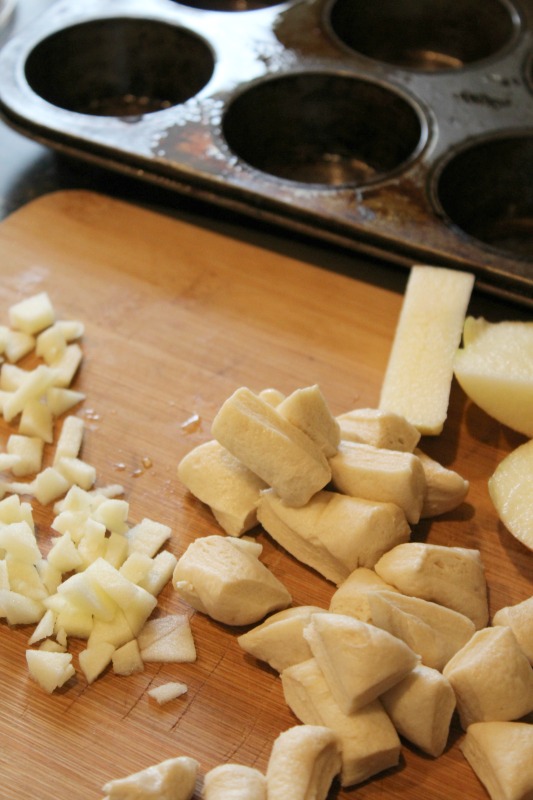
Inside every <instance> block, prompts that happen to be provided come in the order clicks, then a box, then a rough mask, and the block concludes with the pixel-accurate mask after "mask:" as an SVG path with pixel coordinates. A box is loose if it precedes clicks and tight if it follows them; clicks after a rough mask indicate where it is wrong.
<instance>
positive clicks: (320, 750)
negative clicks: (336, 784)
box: [266, 725, 342, 800]
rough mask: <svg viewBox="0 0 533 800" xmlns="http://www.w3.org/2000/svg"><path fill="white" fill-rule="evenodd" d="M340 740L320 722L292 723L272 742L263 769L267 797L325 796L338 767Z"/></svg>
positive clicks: (314, 799)
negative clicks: (310, 723)
mask: <svg viewBox="0 0 533 800" xmlns="http://www.w3.org/2000/svg"><path fill="white" fill-rule="evenodd" d="M341 766H342V758H341V750H340V742H339V740H338V738H337V736H336V734H335V733H334V732H333V731H332V730H331V729H330V728H327V727H325V726H323V725H295V726H294V727H293V728H289V729H288V730H286V731H283V732H282V733H280V734H279V736H278V737H277V739H276V740H275V741H274V744H273V745H272V750H271V752H270V758H269V761H268V767H267V772H266V779H267V795H268V799H269V800H287V798H289V797H290V798H291V800H326V797H327V794H328V791H329V789H330V787H331V784H332V783H333V779H334V778H335V776H336V775H338V774H339V772H340V771H341Z"/></svg>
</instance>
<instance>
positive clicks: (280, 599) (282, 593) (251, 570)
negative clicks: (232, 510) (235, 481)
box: [172, 535, 291, 625]
mask: <svg viewBox="0 0 533 800" xmlns="http://www.w3.org/2000/svg"><path fill="white" fill-rule="evenodd" d="M246 544H247V543H245V542H243V541H242V540H241V539H236V538H235V537H233V536H217V535H213V536H204V537H202V538H200V539H196V540H195V541H194V542H192V543H191V544H190V545H189V546H188V548H187V550H186V551H185V552H184V553H183V555H182V556H181V557H180V558H179V559H178V562H177V564H176V567H175V569H174V573H173V576H172V583H173V585H174V588H175V589H176V591H177V592H178V594H179V595H180V596H181V597H182V598H183V599H184V600H185V601H186V602H188V603H189V605H191V606H192V607H193V608H196V609H197V610H198V611H201V612H202V613H204V614H208V615H209V616H210V617H211V618H212V619H215V620H217V621H218V622H222V623H224V624H226V625H250V624H251V623H254V622H258V621H259V620H260V619H262V618H263V617H265V616H266V615H267V614H269V613H270V612H272V611H279V610H281V609H282V608H286V607H287V606H289V605H290V603H291V596H290V594H289V592H288V591H287V589H286V588H285V586H283V584H282V583H281V581H279V580H278V579H277V578H276V577H275V576H274V575H273V574H272V572H270V570H269V569H268V568H267V567H265V565H264V564H262V563H261V561H259V558H258V554H257V549H256V547H255V546H250V547H247V546H246ZM251 545H255V543H251ZM260 550H261V547H260V546H259V552H260Z"/></svg>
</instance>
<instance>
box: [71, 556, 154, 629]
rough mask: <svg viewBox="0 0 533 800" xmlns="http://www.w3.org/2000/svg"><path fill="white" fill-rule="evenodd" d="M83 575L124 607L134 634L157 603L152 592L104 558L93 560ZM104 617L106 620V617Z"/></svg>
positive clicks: (123, 609)
mask: <svg viewBox="0 0 533 800" xmlns="http://www.w3.org/2000/svg"><path fill="white" fill-rule="evenodd" d="M83 576H84V578H85V579H86V581H87V582H88V583H90V584H91V585H92V586H93V587H94V588H95V589H97V590H99V591H100V593H101V594H104V595H105V596H106V597H107V598H109V599H110V600H111V602H112V603H113V604H116V606H118V607H119V608H120V609H122V611H123V612H124V614H125V616H126V619H127V620H128V622H129V624H130V625H131V627H132V631H133V633H134V635H136V634H137V633H138V632H139V630H140V627H139V626H140V625H141V626H142V625H144V623H145V621H146V620H147V619H148V617H149V616H150V614H151V613H152V611H153V610H154V608H155V607H156V605H157V599H156V598H155V597H154V596H153V595H152V594H150V592H147V591H146V590H145V589H142V588H141V587H140V586H137V584H135V583H132V582H131V581H129V580H128V579H127V578H125V577H124V576H123V575H121V574H120V572H119V571H118V570H117V569H115V567H113V566H112V565H111V564H109V562H108V561H106V560H105V559H104V558H97V559H96V561H93V563H92V564H90V565H89V566H88V567H87V569H86V570H85V572H84V573H83ZM69 580H71V579H69ZM102 619H103V620H104V621H106V620H105V618H104V617H102Z"/></svg>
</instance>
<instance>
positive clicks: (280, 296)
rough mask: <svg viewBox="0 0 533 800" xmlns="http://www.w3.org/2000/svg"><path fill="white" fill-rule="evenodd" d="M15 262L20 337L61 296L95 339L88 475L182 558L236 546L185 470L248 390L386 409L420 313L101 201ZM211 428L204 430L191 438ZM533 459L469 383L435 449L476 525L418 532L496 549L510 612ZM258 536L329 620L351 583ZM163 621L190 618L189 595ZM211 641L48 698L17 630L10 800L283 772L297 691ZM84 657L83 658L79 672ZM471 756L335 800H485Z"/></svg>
mask: <svg viewBox="0 0 533 800" xmlns="http://www.w3.org/2000/svg"><path fill="white" fill-rule="evenodd" d="M0 252H1V254H2V256H1V259H2V264H1V268H0V286H1V290H2V291H1V295H0V322H6V321H7V309H8V306H9V305H10V304H11V303H13V302H15V301H17V300H20V299H22V298H23V297H26V296H28V295H30V294H32V293H35V292H37V291H42V290H46V291H48V293H49V294H50V297H51V298H52V301H53V303H54V305H55V307H56V309H57V311H58V314H59V315H60V316H61V317H63V318H73V319H79V320H81V321H83V322H84V323H85V325H86V334H85V336H84V339H83V343H82V344H83V351H84V362H83V365H82V368H81V371H80V373H79V375H78V377H77V379H76V386H77V387H78V388H80V389H81V390H82V391H84V392H85V393H86V397H87V399H86V401H85V402H84V403H83V405H82V406H80V407H79V408H78V409H77V412H76V413H78V414H79V415H81V416H82V417H84V419H85V421H86V438H85V443H84V450H83V457H84V458H85V460H87V461H88V462H89V463H91V464H94V466H95V467H96V468H97V474H98V481H97V485H99V486H103V485H105V484H108V483H116V482H119V483H121V484H122V485H123V486H124V488H125V497H126V499H127V500H128V501H129V503H130V522H131V523H132V524H133V523H135V522H138V521H140V519H141V518H142V517H144V516H148V517H151V518H153V519H156V520H158V521H161V522H164V523H166V524H168V525H170V526H171V527H172V530H173V538H172V541H171V543H170V545H169V548H170V549H171V550H172V551H173V552H174V553H175V554H176V556H179V555H180V554H181V553H182V552H183V551H184V549H185V548H186V546H187V545H188V543H189V542H190V541H192V540H193V539H194V538H195V537H197V536H199V535H205V534H209V533H217V532H219V530H218V528H217V526H216V524H215V523H214V521H213V519H212V518H211V516H210V513H209V512H208V510H207V509H205V508H204V507H202V506H201V505H200V504H199V503H198V502H197V501H195V500H194V499H193V498H191V497H190V496H189V495H188V494H187V493H186V492H185V491H184V489H183V488H182V486H180V485H179V483H178V481H177V479H176V465H177V463H178V461H179V459H180V458H181V457H182V456H183V455H184V454H185V453H186V452H188V451H189V450H190V449H191V448H192V447H193V446H195V445H197V444H199V443H200V442H202V441H205V440H207V439H208V438H210V423H211V420H212V419H213V416H214V414H215V413H216V411H217V409H218V408H219V406H220V405H221V403H222V402H223V401H224V400H225V399H226V398H227V397H228V396H229V395H230V394H231V393H232V392H233V391H234V389H236V388H237V387H239V386H241V385H248V386H249V387H250V388H252V389H254V390H260V389H262V388H265V387H268V386H275V387H277V388H279V389H280V390H282V391H284V392H290V391H292V390H294V389H296V388H298V387H302V386H306V385H310V384H314V383H318V384H319V385H320V386H321V388H322V391H323V392H324V394H325V396H326V398H327V400H328V402H329V404H330V407H331V409H332V411H333V412H334V413H340V412H342V411H346V410H349V409H350V408H353V407H356V406H359V407H363V406H372V405H375V404H376V403H377V401H378V397H379V387H380V383H381V379H382V376H383V373H384V369H385V366H386V362H387V357H388V353H389V349H390V346H391V342H392V338H393V334H394V328H395V323H396V318H397V315H398V312H399V309H400V305H401V299H402V298H401V293H399V292H398V291H396V290H395V287H394V283H395V281H396V279H394V278H392V279H391V280H390V281H387V278H386V271H384V272H383V274H381V273H379V272H376V273H375V274H374V275H368V274H366V275H364V276H362V277H361V278H360V279H358V278H355V277H346V276H344V275H342V274H337V273H335V272H331V271H329V270H327V269H324V268H320V267H317V266H314V265H312V263H310V260H309V259H304V260H299V259H297V258H295V257H292V256H291V257H289V256H287V255H282V254H280V253H279V252H276V250H275V249H274V248H270V247H266V246H261V247H260V246H255V245H254V244H250V243H246V242H243V241H240V240H239V239H237V238H231V237H229V236H225V235H223V234H221V233H217V232H213V231H209V230H206V229H204V228H200V227H195V226H194V225H192V224H188V223H184V222H180V221H176V220H174V219H170V218H168V217H165V216H162V215H158V214H156V213H152V212H149V211H145V210H142V209H139V208H137V207H134V206H130V205H127V204H124V203H121V202H117V201H113V200H110V199H107V198H105V197H101V196H97V195H94V194H90V193H86V192H66V193H57V194H53V195H49V196H47V197H44V198H41V199H39V200H37V201H35V202H33V203H32V204H30V205H29V206H27V207H25V208H23V209H21V210H19V211H17V212H16V213H15V214H13V216H11V217H10V218H8V219H7V220H6V221H4V222H3V223H2V224H1V225H0ZM303 252H304V253H305V251H303ZM308 255H309V253H308ZM382 278H383V280H381V279H382ZM387 283H389V284H390V287H392V288H387ZM396 283H397V281H396ZM477 302H479V301H477ZM492 310H493V311H494V310H496V312H498V313H500V315H501V316H505V314H506V312H507V309H506V307H505V306H501V307H499V306H496V307H495V308H493V309H492ZM192 415H198V417H199V420H200V426H199V428H197V429H196V430H191V429H190V428H189V427H188V426H187V425H184V423H186V421H187V420H188V419H189V418H190V417H191V416H192ZM0 430H1V432H2V441H1V444H2V445H4V444H5V440H6V438H7V436H8V435H9V433H10V432H12V429H9V428H8V426H7V425H6V424H5V423H3V421H2V423H1V429H0ZM521 441H523V439H522V437H520V436H518V435H514V434H512V433H511V432H509V431H507V430H504V429H503V428H502V427H501V426H499V425H498V424H497V423H495V422H494V421H491V420H490V419H488V418H487V417H486V416H485V415H483V414H482V413H481V412H480V411H479V410H477V409H476V408H474V407H472V406H471V405H470V404H468V402H466V401H465V398H464V397H463V395H462V393H461V392H460V390H459V389H458V387H457V386H455V385H454V387H453V390H452V397H451V404H450V414H449V419H448V422H447V425H446V428H445V431H444V433H443V434H442V436H441V437H439V438H438V439H436V440H433V441H429V442H424V443H423V444H424V446H426V449H427V450H428V452H430V453H431V454H432V455H434V456H435V457H437V458H439V459H440V460H441V461H442V462H443V463H445V464H446V465H448V466H451V467H454V468H455V469H457V470H458V471H460V472H461V473H462V474H463V475H464V476H465V477H467V478H468V479H469V480H470V482H471V490H470V494H469V497H468V502H466V503H465V504H464V505H463V506H462V507H461V508H460V509H458V510H457V511H456V512H454V513H452V514H448V515H446V516H445V517H442V518H440V519H436V520H433V521H431V522H424V523H423V524H420V525H419V526H416V528H415V530H414V531H413V538H416V539H419V540H427V541H431V542H436V543H443V544H448V545H462V546H465V547H475V548H479V549H480V550H481V552H482V556H483V560H484V563H485V566H486V572H487V579H488V583H489V587H490V606H491V610H492V611H493V612H494V611H495V610H497V609H498V608H500V607H502V606H504V605H508V604H511V603H515V602H518V601H520V600H523V599H525V598H526V597H528V596H529V595H530V594H531V586H532V557H531V554H530V553H529V552H528V551H527V550H526V549H525V548H523V547H522V546H520V545H519V544H518V543H517V542H516V541H515V540H514V539H513V538H512V537H511V536H510V535H509V534H508V533H507V532H506V531H505V529H504V528H503V527H502V526H501V525H500V524H499V523H498V520H497V517H496V515H495V512H494V510H493V508H492V506H491V503H490V500H489V497H488V494H487V479H488V477H489V476H490V474H491V473H492V471H493V470H494V468H495V466H496V464H497V463H498V461H499V460H500V459H501V458H502V457H503V456H504V455H505V454H506V453H507V452H509V451H510V450H511V449H512V448H513V447H515V446H517V445H518V444H519V443H521ZM34 515H35V519H36V521H37V525H38V531H39V539H40V541H41V543H42V547H43V550H44V551H45V552H46V551H47V547H48V544H47V542H48V537H49V531H48V527H47V526H48V525H49V524H50V521H51V519H52V510H51V509H50V508H42V507H37V506H36V507H35V512H34ZM258 536H259V540H260V541H261V542H262V543H263V544H264V552H263V557H262V558H263V560H264V562H265V563H266V564H267V566H268V567H270V568H271V569H272V571H273V572H274V573H275V574H276V575H277V576H278V577H279V578H280V579H281V580H282V581H283V582H284V583H285V584H286V586H287V588H288V589H289V591H290V592H291V593H292V595H293V598H294V603H295V604H307V603H313V604H321V605H326V604H327V603H328V602H329V598H330V597H331V594H332V593H333V591H334V587H333V586H332V585H330V584H328V583H327V582H326V581H325V580H324V579H322V578H321V577H320V576H319V575H317V574H315V573H314V572H313V571H311V570H309V569H307V568H306V567H304V566H302V565H300V564H298V563H297V562H296V561H295V560H294V559H292V558H291V557H290V556H288V555H287V554H286V553H284V552H283V551H282V550H281V549H280V548H279V547H277V546H276V545H275V544H274V543H273V542H272V541H270V540H269V539H268V537H266V536H265V535H264V534H261V533H259V535H258ZM159 609H160V611H161V612H176V611H184V610H185V611H187V610H188V608H187V606H186V605H185V604H184V603H182V602H181V601H180V600H179V599H178V597H177V595H176V594H175V592H174V590H173V589H172V587H171V586H167V587H166V588H165V590H164V591H163V593H162V594H161V596H160V603H159ZM191 626H192V630H193V633H194V637H195V641H196V645H197V651H198V660H197V662H196V663H194V664H187V665H179V664H172V665H163V666H161V665H154V664H148V665H146V669H145V671H144V672H143V673H141V674H137V675H135V676H132V677H129V678H124V677H117V676H114V675H113V673H112V672H111V671H108V672H107V673H105V674H104V675H103V676H101V677H100V678H99V679H98V680H97V681H96V682H95V683H94V684H92V685H91V686H87V684H86V681H85V679H84V678H83V675H82V674H81V673H80V672H79V670H78V672H77V677H76V678H75V679H72V680H71V681H70V682H69V683H68V684H67V685H66V686H65V687H64V688H63V689H62V690H61V691H58V692H56V693H55V694H54V695H53V696H48V695H45V694H44V693H43V692H42V691H41V690H40V689H39V688H38V687H37V686H36V684H34V683H33V682H32V681H31V679H30V678H29V677H28V674H27V671H26V667H25V649H26V647H27V640H28V637H29V634H30V632H31V630H32V628H25V627H20V628H17V629H10V628H8V626H7V625H6V624H5V622H2V623H0V678H1V685H2V702H1V704H0V798H2V799H3V800H15V798H28V799H29V798H39V800H52V798H53V799H54V800H67V798H68V800H72V798H76V800H94V799H95V798H98V797H101V796H102V792H101V787H102V785H103V784H104V783H105V782H106V781H107V780H110V779H112V778H117V777H122V776H124V775H127V774H129V773H131V772H134V771H137V770H140V769H143V768H145V767H147V766H149V765H151V764H154V763H157V762H159V761H161V760H163V759H164V758H169V757H172V756H175V755H189V756H193V757H195V758H196V759H197V760H198V761H199V762H200V764H201V775H203V774H204V773H205V772H206V771H207V770H209V769H211V768H212V767H214V766H216V765H217V764H220V763H224V762H229V761H232V762H239V763H243V764H248V765H254V766H256V767H258V768H259V769H262V770H263V769H265V768H266V764H267V761H268V757H269V753H270V748H271V745H272V742H273V741H274V739H275V737H276V736H277V735H278V733H280V732H281V731H282V730H284V729H286V728H288V727H290V726H291V725H293V724H295V723H296V720H295V718H294V717H293V716H292V714H291V712H290V711H289V710H288V709H287V707H286V706H285V703H284V701H283V696H282V691H281V685H280V681H279V678H278V677H277V675H276V674H275V673H274V672H273V671H271V670H270V669H268V668H266V667H264V666H261V665H260V664H258V663H256V662H254V660H253V659H250V658H249V657H247V656H245V655H244V653H243V652H242V651H241V650H240V648H239V646H238V644H237V642H236V634H237V633H238V632H239V631H237V630H236V629H228V628H226V627H225V626H223V625H220V624H217V623H214V622H212V621H211V620H209V619H207V618H206V617H205V616H203V615H201V614H198V613H197V614H194V615H192V619H191ZM81 647H82V645H81V643H76V642H72V643H71V644H70V649H71V651H72V652H74V653H75V659H74V663H75V666H76V667H77V654H78V652H79V650H80V649H81ZM168 680H179V681H184V682H186V683H187V684H188V687H189V688H188V693H187V694H186V695H184V696H182V697H181V698H179V699H177V700H175V701H173V702H171V703H169V704H167V705H164V706H158V705H157V704H156V703H155V702H154V701H152V700H151V699H150V698H149V697H148V695H147V693H146V692H147V689H148V688H150V687H151V686H157V685H159V684H161V683H164V682H165V681H168ZM460 738H461V732H460V730H459V728H458V727H457V726H456V725H454V727H453V730H452V732H451V735H450V744H449V748H448V750H447V751H446V753H445V754H444V755H443V756H442V757H441V758H439V759H437V760H434V759H431V758H427V757H424V756H423V755H421V754H420V753H418V752H416V751H415V750H414V749H413V748H411V747H409V746H407V745H406V746H405V747H404V749H403V755H402V760H401V764H400V766H399V767H398V768H397V769H394V770H391V771H388V772H387V773H386V774H384V775H382V776H379V777H377V778H375V779H374V780H371V781H369V782H367V783H365V784H364V785H362V786H359V787H356V788H353V789H352V790H349V791H348V790H345V791H340V790H339V788H338V787H335V789H334V790H333V791H332V793H331V798H334V797H335V798H350V797H357V798H360V799H361V800H374V798H380V799H383V800H385V799H386V798H393V797H394V798H400V797H402V798H409V800H427V798H428V797H431V798H432V800H449V798H453V797H458V796H461V797H462V798H465V800H466V799H468V800H477V799H478V798H479V799H480V800H481V799H482V798H484V797H485V792H484V790H483V788H482V787H481V785H480V784H479V783H478V781H477V779H476V778H475V776H474V774H473V773H472V771H471V770H470V767H469V766H468V764H467V763H466V761H465V760H464V758H463V756H462V755H461V753H460V751H459V749H458V743H459V741H460ZM196 797H200V782H199V788H198V791H197V794H196ZM287 800H290V799H289V798H288V799H287Z"/></svg>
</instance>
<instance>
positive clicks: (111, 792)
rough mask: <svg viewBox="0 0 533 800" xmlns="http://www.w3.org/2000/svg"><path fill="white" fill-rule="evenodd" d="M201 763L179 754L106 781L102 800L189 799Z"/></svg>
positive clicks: (192, 792)
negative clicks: (138, 770) (133, 799)
mask: <svg viewBox="0 0 533 800" xmlns="http://www.w3.org/2000/svg"><path fill="white" fill-rule="evenodd" d="M199 766H200V765H199V764H198V762H197V761H195V759H194V758H188V757H187V756H178V757H177V758H168V759H167V760H166V761H162V762H161V763H160V764H155V765H154V766H151V767H147V768H146V769H143V770H141V771H140V772H135V773H133V774H132V775H128V777H126V778H118V779H117V780H113V781H109V783H106V784H105V786H104V788H103V791H104V792H105V798H104V800H132V798H135V800H190V798H191V797H192V796H193V794H194V787H195V783H196V776H197V774H198V767H199Z"/></svg>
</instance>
